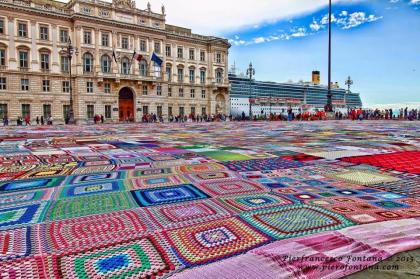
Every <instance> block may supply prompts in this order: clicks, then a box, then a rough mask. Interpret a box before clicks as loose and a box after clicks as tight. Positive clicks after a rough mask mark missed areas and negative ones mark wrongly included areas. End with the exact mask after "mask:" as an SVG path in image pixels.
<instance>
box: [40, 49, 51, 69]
mask: <svg viewBox="0 0 420 279" xmlns="http://www.w3.org/2000/svg"><path fill="white" fill-rule="evenodd" d="M40 56H41V70H43V71H48V70H49V69H50V54H49V53H46V52H42V53H41V54H40Z"/></svg>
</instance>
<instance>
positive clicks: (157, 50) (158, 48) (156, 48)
mask: <svg viewBox="0 0 420 279" xmlns="http://www.w3.org/2000/svg"><path fill="white" fill-rule="evenodd" d="M160 51H161V50H160V42H155V52H156V53H157V54H160Z"/></svg>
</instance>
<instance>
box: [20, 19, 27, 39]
mask: <svg viewBox="0 0 420 279" xmlns="http://www.w3.org/2000/svg"><path fill="white" fill-rule="evenodd" d="M18 36H19V37H22V38H26V37H27V36H28V25H27V24H26V23H22V22H19V23H18Z"/></svg>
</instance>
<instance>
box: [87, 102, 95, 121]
mask: <svg viewBox="0 0 420 279" xmlns="http://www.w3.org/2000/svg"><path fill="white" fill-rule="evenodd" d="M86 112H87V117H88V119H92V118H93V115H94V114H95V106H94V105H87V106H86Z"/></svg>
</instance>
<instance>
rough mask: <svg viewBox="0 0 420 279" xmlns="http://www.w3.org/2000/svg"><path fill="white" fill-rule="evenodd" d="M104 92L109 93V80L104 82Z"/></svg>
mask: <svg viewBox="0 0 420 279" xmlns="http://www.w3.org/2000/svg"><path fill="white" fill-rule="evenodd" d="M104 92H105V93H107V94H109V93H111V84H110V83H109V82H105V83H104Z"/></svg>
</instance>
